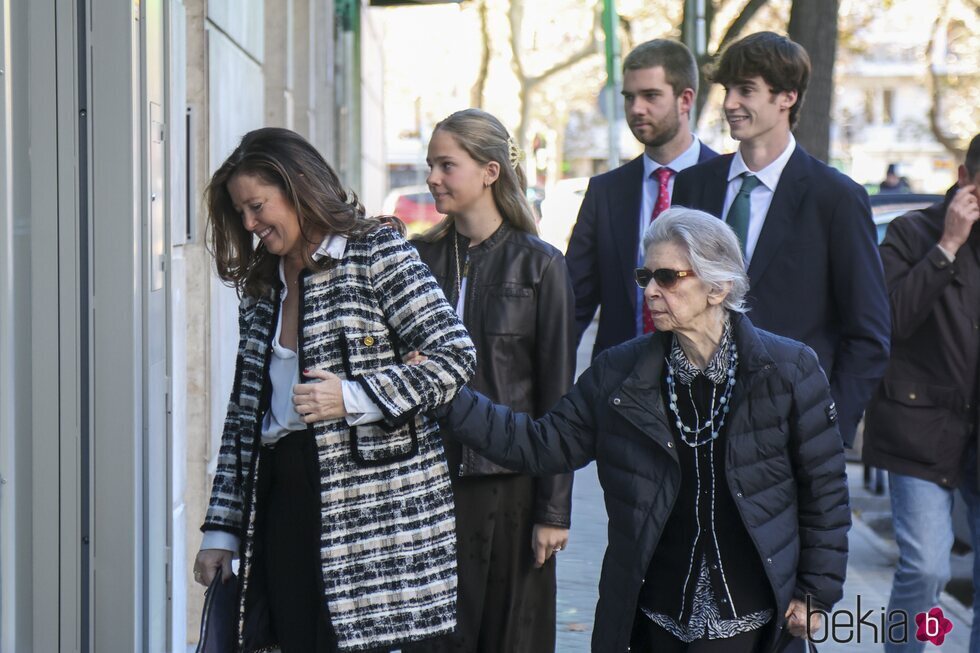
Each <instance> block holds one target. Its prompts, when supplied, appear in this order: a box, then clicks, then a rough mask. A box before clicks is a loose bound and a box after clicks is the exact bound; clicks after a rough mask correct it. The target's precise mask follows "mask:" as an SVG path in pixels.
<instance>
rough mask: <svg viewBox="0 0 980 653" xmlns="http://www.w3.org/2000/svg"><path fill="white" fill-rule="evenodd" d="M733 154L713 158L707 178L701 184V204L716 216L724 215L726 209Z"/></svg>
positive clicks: (707, 171) (705, 209)
mask: <svg viewBox="0 0 980 653" xmlns="http://www.w3.org/2000/svg"><path fill="white" fill-rule="evenodd" d="M733 156H734V155H733V154H724V155H722V156H719V157H715V158H714V159H711V160H710V162H709V163H708V169H707V170H706V171H705V172H706V173H707V175H706V177H707V179H706V180H705V181H706V183H705V184H704V185H703V186H701V206H702V207H703V210H704V211H706V212H707V213H710V214H711V215H713V216H715V217H718V218H720V217H722V215H721V214H722V212H723V211H724V210H725V193H726V192H727V190H728V170H729V168H731V166H732V157H733Z"/></svg>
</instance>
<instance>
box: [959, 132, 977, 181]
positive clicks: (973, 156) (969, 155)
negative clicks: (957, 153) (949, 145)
mask: <svg viewBox="0 0 980 653" xmlns="http://www.w3.org/2000/svg"><path fill="white" fill-rule="evenodd" d="M963 165H964V166H965V167H966V171H967V172H969V173H970V176H971V177H973V176H975V175H976V174H977V173H978V172H980V134H977V135H976V136H974V137H973V140H971V141H970V147H968V148H967V149H966V159H965V160H964V161H963Z"/></svg>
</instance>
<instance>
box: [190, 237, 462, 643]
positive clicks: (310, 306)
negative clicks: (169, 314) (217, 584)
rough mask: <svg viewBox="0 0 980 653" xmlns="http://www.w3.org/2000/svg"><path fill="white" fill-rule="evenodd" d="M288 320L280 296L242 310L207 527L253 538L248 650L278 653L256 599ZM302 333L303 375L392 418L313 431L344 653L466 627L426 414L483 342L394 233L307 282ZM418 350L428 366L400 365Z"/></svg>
mask: <svg viewBox="0 0 980 653" xmlns="http://www.w3.org/2000/svg"><path fill="white" fill-rule="evenodd" d="M277 311H278V301H276V300H275V299H273V298H263V299H254V298H247V297H246V298H245V299H244V300H243V301H242V303H241V308H240V315H239V328H240V336H241V340H240V344H239V352H238V362H237V365H236V378H235V384H234V388H233V390H232V396H231V401H230V402H229V405H228V413H227V417H226V420H225V427H224V434H223V436H222V443H221V450H220V453H219V456H218V467H217V474H216V476H215V479H214V486H213V489H212V492H211V502H210V506H209V508H208V512H207V517H206V519H205V523H204V526H203V527H202V530H209V529H220V530H225V531H228V532H231V533H234V534H236V535H238V536H239V537H241V538H242V551H241V555H242V572H241V577H242V598H241V601H240V608H241V609H240V619H239V646H240V647H241V648H243V649H244V650H250V649H253V648H255V647H256V646H266V645H267V643H263V642H261V641H252V642H251V643H250V642H249V640H251V639H252V638H250V637H248V636H247V634H248V631H249V628H250V624H249V623H248V621H250V620H251V619H252V617H251V616H250V615H248V614H247V613H248V612H249V610H250V606H249V605H248V601H247V600H246V599H247V597H248V596H249V595H248V586H249V573H250V571H251V563H252V558H253V552H254V535H255V523H256V516H255V510H253V506H254V492H255V487H256V470H257V469H258V465H257V460H258V457H259V456H260V455H261V447H259V446H257V443H259V442H260V430H261V422H262V418H263V416H264V413H265V411H266V410H267V407H268V403H269V393H270V383H269V379H268V363H269V352H270V349H271V347H270V341H271V338H272V337H273V334H274V332H275V325H276V321H277ZM300 324H301V328H300V340H299V355H300V365H301V367H300V369H318V370H327V371H330V372H333V373H335V374H337V375H339V376H340V377H341V378H344V379H349V380H356V381H358V382H359V383H360V384H361V386H362V387H363V388H364V389H365V391H366V392H367V393H368V394H369V395H370V396H371V397H372V398H373V399H374V401H375V403H376V404H377V405H378V406H379V407H380V408H381V410H382V412H383V413H384V415H385V420H384V421H383V422H379V423H376V424H373V425H366V426H358V427H349V426H348V425H347V422H346V421H345V420H344V419H337V420H328V421H323V422H317V423H316V424H314V433H315V437H316V444H317V452H318V457H319V468H320V502H321V504H320V516H321V520H322V529H321V535H320V559H321V564H322V577H323V586H324V595H325V596H324V599H325V600H326V601H327V605H328V607H329V611H330V617H331V622H332V625H333V627H334V629H335V631H336V634H337V639H338V643H339V647H340V650H341V651H357V650H363V649H367V648H383V647H389V646H393V645H396V644H398V643H400V642H406V641H415V640H419V639H424V638H428V637H432V636H434V635H438V634H441V633H446V632H449V631H451V630H452V629H453V628H454V627H455V622H456V545H455V520H454V514H453V501H452V494H451V490H450V485H449V476H448V470H447V466H446V462H445V454H444V452H443V445H442V439H441V437H440V436H439V433H438V428H437V426H436V423H435V421H434V420H433V419H431V418H430V416H429V414H428V413H427V411H430V410H431V409H434V408H436V407H437V406H440V405H442V404H444V403H446V402H448V401H449V400H450V399H452V397H453V396H454V395H455V394H456V392H457V391H458V390H459V388H461V387H462V386H463V385H464V384H465V383H466V382H467V381H468V380H469V378H470V376H471V375H472V373H473V369H474V366H475V361H476V357H475V351H474V348H473V343H472V342H471V341H470V338H469V336H468V335H467V333H466V330H465V329H464V327H463V325H462V324H461V323H460V321H459V319H458V318H457V316H456V313H455V311H454V310H453V309H452V307H450V306H449V304H448V303H447V302H446V299H445V297H444V295H443V293H442V291H441V290H440V288H439V286H438V285H437V284H436V282H435V280H434V279H433V278H432V276H431V274H430V272H429V270H428V268H427V267H426V266H425V265H424V264H423V263H422V262H421V261H420V260H419V258H418V255H417V254H416V252H415V249H414V248H413V247H412V246H411V245H410V244H409V243H408V242H407V241H405V239H404V238H402V237H401V236H400V235H399V234H398V233H397V232H396V231H394V230H393V229H391V228H388V227H383V228H379V229H377V230H375V231H372V232H371V233H369V234H367V235H365V236H363V237H360V238H357V239H352V240H350V241H348V243H347V249H346V251H345V253H344V256H343V258H342V259H341V260H339V261H338V262H337V264H336V265H335V266H334V267H333V268H331V269H329V270H326V271H321V272H316V273H313V274H308V275H306V276H304V278H303V282H302V302H301V314H300ZM411 350H419V351H421V352H424V353H425V355H426V356H427V357H428V360H427V361H425V362H424V363H421V364H419V365H412V366H408V365H404V364H402V363H401V356H402V355H403V354H404V353H406V352H408V351H411ZM261 639H262V638H261V637H260V638H259V640H261Z"/></svg>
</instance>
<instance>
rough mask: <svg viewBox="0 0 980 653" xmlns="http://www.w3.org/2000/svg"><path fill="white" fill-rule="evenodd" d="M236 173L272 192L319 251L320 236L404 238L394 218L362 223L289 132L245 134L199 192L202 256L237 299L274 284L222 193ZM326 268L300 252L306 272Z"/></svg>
mask: <svg viewBox="0 0 980 653" xmlns="http://www.w3.org/2000/svg"><path fill="white" fill-rule="evenodd" d="M242 174H244V175H254V176H256V177H258V178H259V179H261V180H262V182H263V183H266V184H270V185H273V186H276V187H278V188H279V190H280V191H281V192H282V194H283V196H284V197H285V199H286V201H287V202H288V203H289V204H290V206H291V207H292V208H293V210H295V211H296V215H297V217H298V218H299V228H300V233H301V235H302V238H303V240H304V241H305V242H306V243H308V244H311V245H312V244H319V243H320V241H321V240H322V239H323V238H324V237H326V235H327V234H342V235H345V236H347V237H348V238H354V237H357V236H360V235H363V234H365V233H368V232H369V231H371V230H373V229H376V228H377V227H379V226H381V225H383V224H388V225H391V226H393V227H394V228H396V229H398V230H399V231H400V232H401V233H403V234H404V232H405V228H404V225H402V223H401V222H400V221H398V219H397V218H394V217H393V216H392V217H389V216H385V217H367V216H366V214H365V211H364V206H363V205H361V202H360V201H359V200H358V199H357V195H355V194H354V192H353V191H351V190H349V189H347V188H345V187H344V185H343V184H342V183H341V182H340V178H339V177H338V176H337V173H336V172H334V170H333V168H331V167H330V164H328V163H327V162H326V160H325V159H324V158H323V156H322V155H321V154H320V153H319V152H318V151H317V150H316V148H315V147H313V146H312V145H310V143H309V142H308V141H307V140H306V139H305V138H303V137H302V136H300V135H299V134H297V133H296V132H294V131H290V130H288V129H280V128H277V127H265V128H263V129H256V130H254V131H250V132H248V133H247V134H245V136H243V137H242V141H241V143H239V145H238V147H236V148H235V151H234V152H232V153H231V156H229V157H228V158H227V159H226V160H225V162H224V163H222V164H221V167H219V168H218V170H217V171H216V172H215V173H214V175H212V177H211V181H210V182H208V186H207V188H206V189H205V191H204V200H205V203H206V205H207V209H208V222H207V247H208V251H209V252H210V253H211V255H212V256H213V257H214V262H215V267H216V268H217V271H218V276H219V277H220V278H221V279H222V280H223V281H224V282H225V283H227V284H228V285H230V286H233V287H234V288H235V290H237V291H238V294H239V295H240V296H241V295H249V296H251V297H262V296H267V295H268V294H269V293H270V292H271V291H273V290H274V289H276V288H278V287H279V283H280V282H279V274H278V270H277V266H278V264H279V257H278V256H276V255H274V254H270V253H269V251H268V250H266V248H265V245H263V244H262V243H261V242H259V243H258V244H256V243H255V239H254V237H253V236H252V234H251V233H249V232H248V231H246V229H245V227H244V225H243V223H242V217H241V215H240V214H239V213H238V211H236V210H235V207H234V205H233V203H232V201H231V195H230V194H229V193H228V182H229V181H231V179H232V177H234V176H235V175H242ZM332 264H333V261H331V260H330V259H323V260H322V261H321V262H317V261H314V260H313V258H312V255H311V253H310V251H309V248H304V249H303V265H304V267H306V268H307V269H310V270H320V269H324V268H325V267H328V266H330V265H332Z"/></svg>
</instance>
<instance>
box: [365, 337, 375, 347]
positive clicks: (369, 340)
mask: <svg viewBox="0 0 980 653" xmlns="http://www.w3.org/2000/svg"><path fill="white" fill-rule="evenodd" d="M373 344H374V338H373V337H372V336H364V346H365V347H370V346H371V345H373Z"/></svg>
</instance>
